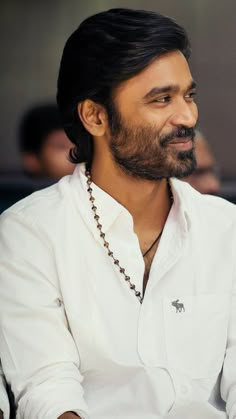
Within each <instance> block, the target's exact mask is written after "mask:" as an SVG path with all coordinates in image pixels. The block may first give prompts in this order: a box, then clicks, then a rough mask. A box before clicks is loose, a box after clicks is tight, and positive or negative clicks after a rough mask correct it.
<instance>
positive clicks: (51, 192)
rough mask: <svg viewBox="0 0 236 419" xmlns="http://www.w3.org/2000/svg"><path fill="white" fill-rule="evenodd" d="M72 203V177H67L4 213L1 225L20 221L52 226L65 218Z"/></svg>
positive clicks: (19, 202) (33, 194)
mask: <svg viewBox="0 0 236 419" xmlns="http://www.w3.org/2000/svg"><path fill="white" fill-rule="evenodd" d="M72 201H73V191H72V187H71V176H65V177H64V178H62V179H61V180H60V181H59V182H58V183H55V184H54V185H52V186H49V187H47V188H45V189H42V190H40V191H37V192H34V193H32V194H31V195H29V196H27V197H26V198H24V199H22V200H20V201H18V202H17V203H16V204H14V205H13V206H12V207H10V208H9V209H7V210H6V211H4V213H3V214H2V215H1V217H0V218H1V223H2V224H3V223H4V221H5V220H9V219H19V220H21V222H22V223H28V224H31V225H33V224H41V225H43V224H46V225H47V226H50V224H51V223H52V224H53V222H55V220H57V221H58V219H60V218H63V215H64V214H65V212H66V211H67V207H71V202H72Z"/></svg>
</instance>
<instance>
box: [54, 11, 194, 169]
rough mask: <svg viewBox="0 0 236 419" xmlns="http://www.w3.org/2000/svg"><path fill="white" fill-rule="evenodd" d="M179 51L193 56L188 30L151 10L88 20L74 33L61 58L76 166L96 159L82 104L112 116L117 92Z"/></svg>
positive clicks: (61, 101) (62, 104) (64, 109)
mask: <svg viewBox="0 0 236 419" xmlns="http://www.w3.org/2000/svg"><path fill="white" fill-rule="evenodd" d="M174 50H180V51H181V52H182V53H183V55H184V56H185V57H186V59H188V58H189V56H190V44H189V40H188V37H187V34H186V32H185V30H184V29H183V28H182V27H181V26H179V25H178V24H177V23H176V22H175V21H174V20H172V19H171V18H169V17H167V16H163V15H160V14H158V13H155V12H151V11H144V10H132V9H111V10H108V11H105V12H101V13H98V14H96V15H94V16H91V17H89V18H87V19H86V20H85V21H83V22H82V23H81V25H80V26H79V27H78V29H77V30H76V31H75V32H74V33H72V35H71V36H70V37H69V39H68V40H67V42H66V45H65V48H64V51H63V55H62V59H61V64H60V70H59V76H58V90H57V102H58V106H59V109H60V112H61V115H62V119H63V124H64V128H65V131H66V133H67V135H68V137H69V138H70V140H71V141H72V142H73V143H74V144H75V148H74V149H73V151H72V153H71V158H72V161H73V162H74V163H80V162H89V163H91V161H92V155H93V141H92V136H91V135H90V133H89V132H88V131H86V129H85V128H84V126H83V124H82V122H81V120H80V118H79V116H78V112H77V105H78V103H80V102H82V101H84V100H85V99H91V100H93V101H94V102H96V103H99V104H101V105H103V106H104V107H105V109H106V110H107V112H108V117H110V116H111V115H110V112H109V110H111V107H112V94H113V92H114V89H115V88H116V87H117V86H118V85H119V84H120V83H121V82H123V81H125V80H128V79H130V78H131V77H133V76H135V75H137V74H138V73H140V72H141V71H142V70H144V69H145V68H146V67H147V66H148V65H149V64H150V63H151V62H152V61H153V60H154V59H155V58H158V57H159V56H161V55H163V54H165V53H167V52H170V51H174Z"/></svg>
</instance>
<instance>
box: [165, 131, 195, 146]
mask: <svg viewBox="0 0 236 419" xmlns="http://www.w3.org/2000/svg"><path fill="white" fill-rule="evenodd" d="M175 138H191V140H192V141H193V140H194V138H195V128H188V127H179V128H177V129H176V130H173V131H172V132H170V133H169V134H167V135H163V136H162V137H161V138H160V145H161V146H163V147H165V146H166V145H167V144H168V143H169V142H170V141H172V140H174V139H175Z"/></svg>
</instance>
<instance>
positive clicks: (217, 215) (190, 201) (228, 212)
mask: <svg viewBox="0 0 236 419" xmlns="http://www.w3.org/2000/svg"><path fill="white" fill-rule="evenodd" d="M172 182H173V188H174V191H175V193H176V195H177V199H178V200H179V202H180V204H181V205H183V206H184V207H185V208H186V209H187V211H188V213H189V214H190V215H191V217H192V218H193V219H197V220H198V222H199V221H200V220H201V219H202V220H204V221H205V222H209V223H223V224H225V225H227V224H228V223H230V224H232V222H233V223H234V224H235V223H236V206H235V205H234V204H232V203H231V202H229V201H227V200H226V199H223V198H220V197H218V196H213V195H203V194H201V193H200V192H198V191H196V190H195V189H194V188H193V187H192V186H190V185H189V184H188V183H187V182H184V181H181V180H177V179H173V180H172Z"/></svg>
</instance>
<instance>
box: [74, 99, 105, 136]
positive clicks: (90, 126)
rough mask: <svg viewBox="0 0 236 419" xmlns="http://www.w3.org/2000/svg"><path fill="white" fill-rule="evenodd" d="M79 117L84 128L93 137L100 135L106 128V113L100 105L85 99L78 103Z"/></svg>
mask: <svg viewBox="0 0 236 419" xmlns="http://www.w3.org/2000/svg"><path fill="white" fill-rule="evenodd" d="M77 110H78V115H79V118H80V120H81V122H82V124H83V125H84V127H85V129H86V130H87V131H88V132H89V133H90V134H91V135H92V136H94V137H102V136H103V135H104V134H105V132H106V129H107V115H106V111H105V109H104V108H103V106H102V105H99V104H98V103H95V102H94V101H93V100H90V99H86V100H84V101H83V102H81V103H79V104H78V107H77Z"/></svg>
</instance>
